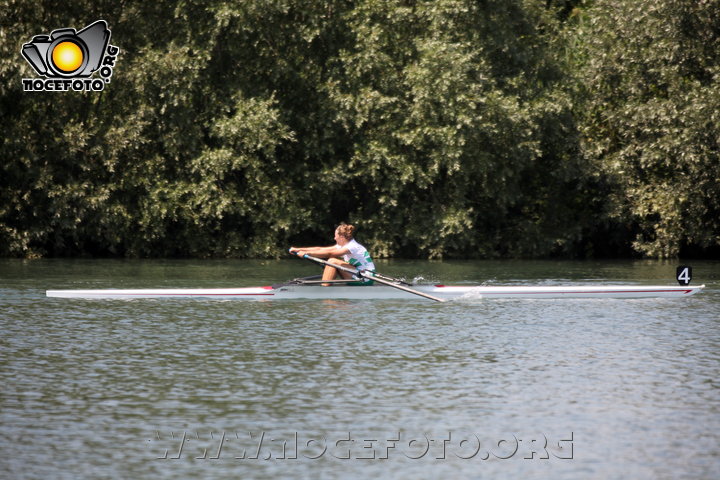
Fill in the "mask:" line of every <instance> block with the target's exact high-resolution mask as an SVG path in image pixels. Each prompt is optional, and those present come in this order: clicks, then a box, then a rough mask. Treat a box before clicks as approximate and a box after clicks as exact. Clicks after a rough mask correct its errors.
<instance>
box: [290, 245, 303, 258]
mask: <svg viewBox="0 0 720 480" xmlns="http://www.w3.org/2000/svg"><path fill="white" fill-rule="evenodd" d="M290 253H294V254H295V255H297V256H299V257H302V256H303V255H305V252H303V251H302V250H301V249H299V248H297V247H290Z"/></svg>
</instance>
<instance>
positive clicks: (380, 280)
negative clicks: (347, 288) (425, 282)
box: [290, 252, 445, 302]
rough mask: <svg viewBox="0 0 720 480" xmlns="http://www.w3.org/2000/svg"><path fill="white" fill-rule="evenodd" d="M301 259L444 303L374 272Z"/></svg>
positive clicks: (321, 260)
mask: <svg viewBox="0 0 720 480" xmlns="http://www.w3.org/2000/svg"><path fill="white" fill-rule="evenodd" d="M290 253H292V254H294V255H297V256H299V257H300V255H299V254H298V253H297V252H290ZM301 258H304V259H306V260H310V261H312V262H316V263H320V264H322V265H328V266H330V267H333V268H336V269H338V270H342V271H343V272H348V273H352V274H353V275H357V276H359V277H363V278H367V279H368V280H373V281H376V282H378V283H382V284H383V285H387V286H388V287H393V288H397V289H398V290H402V291H404V292H408V293H412V294H413V295H419V296H421V297H425V298H429V299H430V300H435V301H436V302H444V301H445V300H443V299H442V298H438V297H434V296H432V295H428V294H427V293H423V292H419V291H417V290H413V289H412V288H408V287H405V286H403V285H398V284H397V283H393V282H390V281H388V280H385V279H384V278H380V277H379V276H375V272H370V271H367V270H359V269H356V268H347V267H344V266H342V265H336V264H334V263H330V262H328V261H327V260H323V259H322V258H317V257H311V256H310V255H308V254H305V255H302V257H301Z"/></svg>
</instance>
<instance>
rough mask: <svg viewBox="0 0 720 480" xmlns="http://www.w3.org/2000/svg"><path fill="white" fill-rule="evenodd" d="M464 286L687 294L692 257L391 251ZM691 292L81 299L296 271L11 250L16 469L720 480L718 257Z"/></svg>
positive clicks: (5, 335) (2, 403) (5, 466)
mask: <svg viewBox="0 0 720 480" xmlns="http://www.w3.org/2000/svg"><path fill="white" fill-rule="evenodd" d="M377 264H378V265H377V266H378V270H379V271H380V272H382V273H385V274H388V275H393V276H403V277H406V278H409V279H412V278H418V279H419V280H421V281H425V282H439V283H445V284H469V283H486V284H491V285H503V284H515V285H537V284H542V285H550V284H574V285H577V284H586V283H592V284H597V283H600V284H603V283H605V284H612V283H623V284H646V285H652V284H666V285H672V284H675V280H674V275H675V264H674V263H667V262H655V261H608V262H552V261H534V262H526V261H503V262H490V261H486V262H448V261H445V262H420V261H400V260H394V261H393V260H390V261H380V262H377ZM692 265H693V266H694V280H693V283H694V284H700V283H705V284H706V285H707V288H706V289H705V291H703V292H702V293H700V294H698V295H695V296H693V297H689V298H683V299H637V300H612V299H605V300H603V299H592V300H569V299H567V300H517V299H516V300H485V301H474V302H449V303H445V304H436V303H433V302H430V301H425V300H422V299H420V300H417V301H408V300H384V301H382V300H372V301H369V300H367V301H303V300H286V301H268V302H261V301H247V300H245V301H242V300H229V301H227V300H225V301H224V300H191V299H184V300H183V299H158V300H150V299H145V300H78V299H62V298H46V297H45V290H46V289H66V288H148V287H168V288H169V287H228V286H258V285H266V284H271V283H276V282H279V281H283V280H286V279H289V278H294V277H299V276H304V275H310V274H313V273H316V270H317V269H316V268H315V267H314V266H313V265H310V264H307V263H304V262H302V261H300V260H298V259H290V260H284V261H177V260H152V261H119V260H32V261H22V260H2V259H0V332H1V337H0V384H1V391H0V427H1V431H0V478H4V479H5V478H7V479H43V480H46V479H60V480H62V479H68V480H70V479H72V480H75V479H101V478H113V479H115V478H117V479H120V478H132V479H135V480H142V479H158V478H228V479H229V478H256V479H271V478H273V479H274V478H308V479H337V478H342V479H355V478H357V479H367V478H378V479H380V478H382V479H384V478H387V479H397V478H413V479H425V478H426V479H437V478H453V479H461V478H478V479H480V478H483V479H484V478H488V479H490V478H492V479H502V478H508V479H510V478H523V479H535V478H538V479H540V478H544V479H547V478H552V479H556V480H557V479H568V480H570V479H572V480H575V479H578V478H583V479H627V478H632V479H653V480H654V479H680V478H687V479H715V478H717V475H718V472H720V263H718V262H702V261H698V262H694V263H692Z"/></svg>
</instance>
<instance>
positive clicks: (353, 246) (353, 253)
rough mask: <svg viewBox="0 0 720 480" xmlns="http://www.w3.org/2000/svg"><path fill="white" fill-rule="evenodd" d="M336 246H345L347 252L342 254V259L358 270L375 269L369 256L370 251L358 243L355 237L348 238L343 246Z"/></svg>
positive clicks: (338, 246)
mask: <svg viewBox="0 0 720 480" xmlns="http://www.w3.org/2000/svg"><path fill="white" fill-rule="evenodd" d="M336 247H337V248H347V249H348V250H349V252H348V253H346V254H345V255H343V260H345V261H346V262H347V263H349V264H350V265H352V266H353V267H355V268H357V269H358V270H370V271H373V272H374V271H375V264H374V263H373V261H372V258H370V253H369V252H368V251H367V249H366V248H365V247H363V246H362V245H360V244H359V243H358V242H356V241H355V239H352V240H350V241H349V242H348V243H346V244H345V245H344V246H340V245H336Z"/></svg>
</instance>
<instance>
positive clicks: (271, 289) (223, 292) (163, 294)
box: [46, 280, 705, 300]
mask: <svg viewBox="0 0 720 480" xmlns="http://www.w3.org/2000/svg"><path fill="white" fill-rule="evenodd" d="M704 287H705V285H700V286H692V287H690V286H644V285H642V286H638V285H597V286H595V285H590V286H588V285H583V286H574V285H571V286H548V287H536V286H534V287H526V286H503V287H487V286H448V285H412V289H413V290H415V291H418V292H421V293H424V294H427V295H432V296H434V297H437V298H439V299H441V300H453V299H461V300H462V299H467V300H479V299H485V298H646V297H672V298H679V297H689V296H690V295H694V294H695V293H698V292H700V291H701V290H702V289H703V288H704ZM46 294H47V296H48V297H63V298H97V299H100V298H124V299H129V298H180V297H195V298H220V299H241V300H245V299H255V300H281V299H315V300H318V299H348V300H374V299H413V298H415V299H417V298H419V297H418V296H417V295H416V294H413V293H409V292H406V291H403V290H398V289H395V288H392V287H389V286H386V285H371V286H365V285H362V286H355V285H347V284H344V285H343V282H337V281H335V282H333V284H332V285H331V286H328V287H324V286H321V285H319V284H318V283H317V282H315V283H309V282H305V281H302V280H296V281H294V282H289V283H287V284H283V285H275V286H267V287H250V288H205V289H201V288H177V289H147V290H120V289H109V290H48V291H47V292H46Z"/></svg>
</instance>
